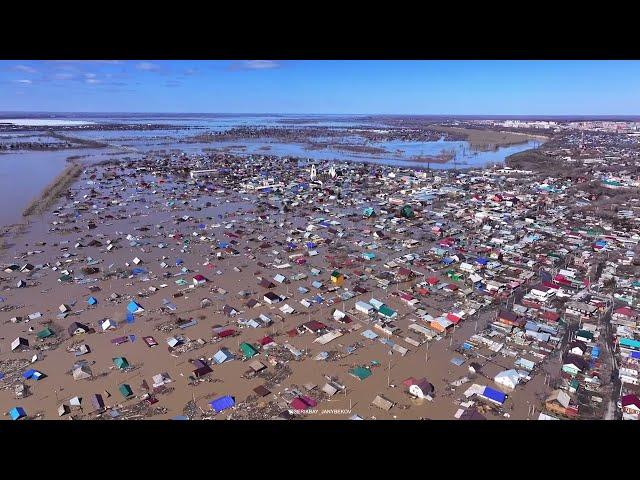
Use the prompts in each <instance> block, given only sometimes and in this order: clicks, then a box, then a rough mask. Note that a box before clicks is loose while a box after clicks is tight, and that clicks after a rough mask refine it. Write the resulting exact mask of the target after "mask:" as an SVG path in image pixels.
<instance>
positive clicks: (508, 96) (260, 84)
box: [0, 60, 640, 116]
mask: <svg viewBox="0 0 640 480" xmlns="http://www.w3.org/2000/svg"><path fill="white" fill-rule="evenodd" d="M0 85H1V87H0V112H61V113H62V112H86V113H91V112H96V113H100V112H104V113H109V112H117V113H137V112H144V113H194V114H197V113H216V112H218V113H230V114H234V113H237V114H269V113H271V114H345V115H355V114H368V115H373V114H387V115H392V114H398V115H403V114H404V115H452V116H453V115H471V116H473V115H478V116H481V115H486V116H492V115H494V116H508V115H512V116H554V115H560V116H561V115H574V116H581V115H582V116H598V115H600V116H624V115H627V116H635V115H638V114H640V61H606V60H605V61H558V60H553V61H545V60H536V61H532V60H522V61H503V60H500V61H485V60H473V61H457V60H456V61H405V60H403V61H394V60H384V61H382V60H376V61H370V60H367V61H358V60H354V61H351V60H349V61H347V60H337V61H334V60H331V61H328V60H309V61H305V60H284V61H279V60H238V61H228V60H225V61H197V60H188V61H187V60H175V61H174V60H160V61H152V60H140V61H135V60H122V61H119V60H94V61H84V60H83V61H79V60H60V61H52V60H43V61H37V60H24V61H18V60H11V61H8V60H3V61H0Z"/></svg>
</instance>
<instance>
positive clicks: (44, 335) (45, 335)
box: [37, 327, 54, 338]
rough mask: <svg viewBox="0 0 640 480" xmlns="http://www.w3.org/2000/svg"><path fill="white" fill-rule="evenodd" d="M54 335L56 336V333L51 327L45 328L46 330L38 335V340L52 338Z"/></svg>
mask: <svg viewBox="0 0 640 480" xmlns="http://www.w3.org/2000/svg"><path fill="white" fill-rule="evenodd" d="M53 335H54V333H53V331H52V330H51V329H50V328H49V327H47V328H45V329H44V330H40V331H39V332H38V333H37V336H38V338H48V337H51V336H53Z"/></svg>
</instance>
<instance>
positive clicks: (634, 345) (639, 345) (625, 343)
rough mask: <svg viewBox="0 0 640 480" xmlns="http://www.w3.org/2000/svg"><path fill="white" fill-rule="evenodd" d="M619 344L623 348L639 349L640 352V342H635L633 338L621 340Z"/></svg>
mask: <svg viewBox="0 0 640 480" xmlns="http://www.w3.org/2000/svg"><path fill="white" fill-rule="evenodd" d="M619 343H620V346H621V347H628V348H637V349H638V350H640V341H638V340H633V339H631V338H621V339H620V341H619Z"/></svg>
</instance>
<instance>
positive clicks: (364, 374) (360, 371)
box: [349, 367, 371, 380]
mask: <svg viewBox="0 0 640 480" xmlns="http://www.w3.org/2000/svg"><path fill="white" fill-rule="evenodd" d="M349 373H350V374H351V375H353V376H354V377H358V378H359V379H360V380H364V379H365V378H368V377H370V376H371V370H369V369H368V368H365V367H355V368H352V369H351V370H349Z"/></svg>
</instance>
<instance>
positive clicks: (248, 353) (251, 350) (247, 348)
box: [240, 342, 258, 358]
mask: <svg viewBox="0 0 640 480" xmlns="http://www.w3.org/2000/svg"><path fill="white" fill-rule="evenodd" d="M240 350H242V353H243V354H244V356H245V357H248V358H251V357H253V356H254V355H256V354H257V353H258V351H257V350H256V349H255V347H254V346H253V345H251V344H249V343H246V342H243V343H241V344H240Z"/></svg>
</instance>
